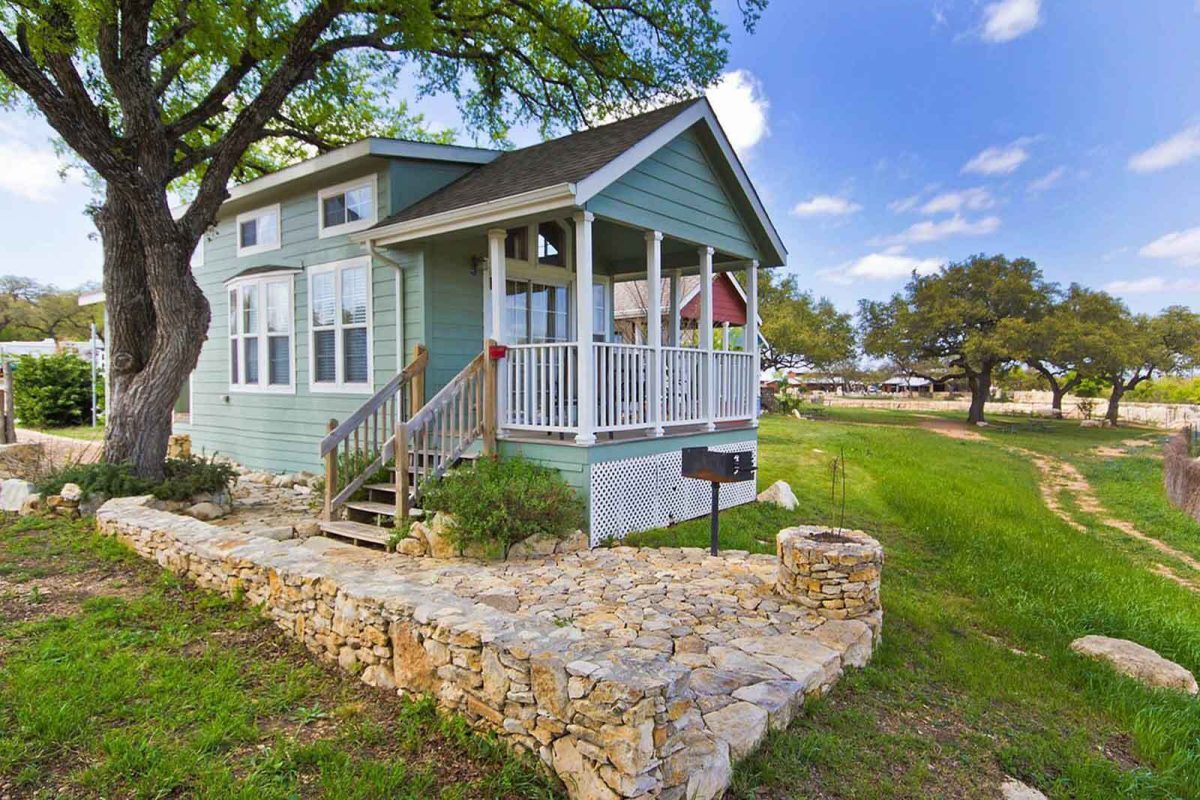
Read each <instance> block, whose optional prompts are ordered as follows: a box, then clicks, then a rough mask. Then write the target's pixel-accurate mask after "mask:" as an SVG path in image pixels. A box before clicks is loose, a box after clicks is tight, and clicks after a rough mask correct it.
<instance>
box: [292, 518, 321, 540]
mask: <svg viewBox="0 0 1200 800" xmlns="http://www.w3.org/2000/svg"><path fill="white" fill-rule="evenodd" d="M294 527H295V529H296V535H297V536H298V537H300V538H301V539H307V538H308V537H310V536H320V535H321V521H320V520H317V519H302V520H300V521H299V522H297V523H296V524H295V526H294Z"/></svg>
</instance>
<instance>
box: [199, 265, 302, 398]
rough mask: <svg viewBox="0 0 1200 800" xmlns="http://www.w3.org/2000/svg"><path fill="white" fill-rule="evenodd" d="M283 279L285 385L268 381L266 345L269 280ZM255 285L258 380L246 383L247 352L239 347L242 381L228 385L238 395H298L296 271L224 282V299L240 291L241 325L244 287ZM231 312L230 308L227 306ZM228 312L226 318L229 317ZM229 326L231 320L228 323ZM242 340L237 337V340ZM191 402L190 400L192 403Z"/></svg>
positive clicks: (230, 337) (227, 340)
mask: <svg viewBox="0 0 1200 800" xmlns="http://www.w3.org/2000/svg"><path fill="white" fill-rule="evenodd" d="M281 280H286V281H287V284H288V382H287V384H286V385H284V384H282V383H279V384H272V383H269V381H270V379H271V377H270V375H271V373H270V369H271V366H270V364H269V363H268V362H269V360H270V352H271V350H270V345H268V344H267V339H268V334H267V295H266V285H267V284H268V283H278V282H280V281H281ZM247 286H254V287H255V289H256V290H257V291H258V293H259V295H258V298H259V307H258V383H255V384H248V383H245V378H246V353H245V350H243V349H241V348H240V347H239V348H238V377H239V378H241V379H242V382H241V383H233V382H230V384H229V391H230V392H231V393H237V394H295V393H296V273H295V272H292V271H287V272H284V271H279V272H265V273H261V274H258V275H248V276H246V277H245V278H236V279H234V280H231V281H229V282H227V283H226V284H225V302H226V303H228V302H229V293H230V292H231V291H233V290H235V289H236V290H237V293H238V308H237V314H238V316H237V319H238V320H239V323H238V324H239V325H240V324H241V319H242V305H241V303H242V292H243V291H244V289H245V287H247ZM226 311H228V309H226ZM230 316H231V315H229V314H228V313H227V314H226V316H225V319H226V320H228V319H229V317H230ZM226 326H227V327H228V322H226ZM233 337H234V332H233V331H228V330H227V331H226V336H225V377H226V378H228V377H229V371H230V369H229V368H230V366H231V365H230V363H229V343H230V341H232V340H233ZM241 341H243V340H242V339H241V338H240V335H239V338H238V342H239V343H240V342H241ZM189 405H190V403H189Z"/></svg>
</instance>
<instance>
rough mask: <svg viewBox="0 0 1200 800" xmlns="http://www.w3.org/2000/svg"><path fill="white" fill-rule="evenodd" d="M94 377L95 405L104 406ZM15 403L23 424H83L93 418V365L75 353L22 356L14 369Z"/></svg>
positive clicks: (53, 425) (60, 425) (52, 425)
mask: <svg viewBox="0 0 1200 800" xmlns="http://www.w3.org/2000/svg"><path fill="white" fill-rule="evenodd" d="M102 383H103V382H102V381H100V380H99V379H98V378H97V382H96V392H97V395H96V397H97V405H99V406H100V407H101V408H102V407H103V405H104V389H103V385H102ZM13 390H14V398H13V399H14V404H15V406H16V414H17V419H19V420H20V421H21V424H22V425H28V426H30V427H34V428H56V427H65V426H68V425H82V424H83V423H84V422H90V421H91V417H92V367H91V364H90V363H89V362H87V361H84V360H83V359H82V358H80V357H79V356H77V355H75V354H74V353H66V352H64V353H54V354H53V355H47V356H32V355H24V356H21V357H20V358H19V359H18V360H17V362H16V365H15V367H14V370H13Z"/></svg>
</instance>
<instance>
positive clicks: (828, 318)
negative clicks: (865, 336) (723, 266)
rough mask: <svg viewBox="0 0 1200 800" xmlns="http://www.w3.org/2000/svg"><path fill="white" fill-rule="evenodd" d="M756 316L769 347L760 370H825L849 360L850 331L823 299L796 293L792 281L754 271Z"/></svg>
mask: <svg viewBox="0 0 1200 800" xmlns="http://www.w3.org/2000/svg"><path fill="white" fill-rule="evenodd" d="M758 313H759V316H761V317H762V335H763V337H764V338H766V340H767V342H768V345H767V348H766V351H765V352H764V353H763V359H762V362H763V367H764V368H767V367H787V368H803V369H827V368H829V367H832V366H834V365H835V364H840V363H843V362H846V361H849V360H851V359H852V358H854V355H855V344H854V325H853V323H852V322H851V317H850V315H849V314H845V313H842V312H840V311H838V310H837V308H836V307H835V306H834V305H833V303H831V302H830V301H829V300H827V299H826V298H824V297H822V298H821V299H820V300H817V299H815V298H814V297H813V295H812V294H811V293H809V292H805V291H801V290H800V288H799V286H798V284H797V282H796V276H795V275H784V276H782V277H779V278H778V279H777V277H776V275H775V274H774V273H773V272H772V271H771V270H767V269H761V270H759V271H758Z"/></svg>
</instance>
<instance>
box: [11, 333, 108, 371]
mask: <svg viewBox="0 0 1200 800" xmlns="http://www.w3.org/2000/svg"><path fill="white" fill-rule="evenodd" d="M95 351H96V363H97V365H103V363H104V342H102V341H97V342H96V347H95ZM55 353H74V354H75V355H77V356H79V357H80V358H82V359H83V360H85V361H90V360H91V358H92V343H91V342H87V341H84V342H68V341H56V340H54V339H42V340H41V341H38V342H0V360H10V359H14V358H20V357H21V356H49V355H54V354H55Z"/></svg>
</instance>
